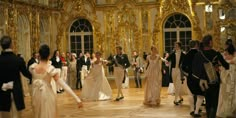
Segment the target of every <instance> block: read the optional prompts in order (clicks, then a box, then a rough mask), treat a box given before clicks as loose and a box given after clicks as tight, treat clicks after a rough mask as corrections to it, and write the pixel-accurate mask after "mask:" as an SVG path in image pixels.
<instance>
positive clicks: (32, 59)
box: [27, 57, 39, 84]
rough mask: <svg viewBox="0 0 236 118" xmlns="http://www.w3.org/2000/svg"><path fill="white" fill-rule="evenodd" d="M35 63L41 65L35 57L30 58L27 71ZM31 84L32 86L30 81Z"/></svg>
mask: <svg viewBox="0 0 236 118" xmlns="http://www.w3.org/2000/svg"><path fill="white" fill-rule="evenodd" d="M34 63H39V61H38V59H36V58H34V57H32V58H30V60H29V61H28V63H27V69H29V67H30V65H32V64H34ZM31 80H32V78H31ZM29 83H30V84H31V83H32V82H31V81H30V82H29Z"/></svg>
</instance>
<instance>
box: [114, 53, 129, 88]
mask: <svg viewBox="0 0 236 118" xmlns="http://www.w3.org/2000/svg"><path fill="white" fill-rule="evenodd" d="M112 64H114V66H115V67H114V75H115V77H116V78H115V82H116V85H117V86H121V85H122V83H123V82H125V78H126V76H125V72H126V70H125V69H126V68H128V67H130V62H129V59H128V56H127V55H126V54H119V55H115V56H114V58H113V60H112Z"/></svg>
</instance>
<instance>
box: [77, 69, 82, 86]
mask: <svg viewBox="0 0 236 118" xmlns="http://www.w3.org/2000/svg"><path fill="white" fill-rule="evenodd" d="M80 74H81V73H80V71H79V72H77V81H76V89H82V81H81V78H80Z"/></svg>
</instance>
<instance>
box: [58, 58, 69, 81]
mask: <svg viewBox="0 0 236 118" xmlns="http://www.w3.org/2000/svg"><path fill="white" fill-rule="evenodd" d="M60 60H61V63H62V67H61V78H62V79H63V80H64V81H65V82H67V73H68V65H69V63H67V60H66V58H64V57H60Z"/></svg>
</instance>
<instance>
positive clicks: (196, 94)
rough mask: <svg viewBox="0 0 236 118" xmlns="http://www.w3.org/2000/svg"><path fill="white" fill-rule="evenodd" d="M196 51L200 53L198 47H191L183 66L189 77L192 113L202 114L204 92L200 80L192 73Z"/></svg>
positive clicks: (188, 88) (188, 84)
mask: <svg viewBox="0 0 236 118" xmlns="http://www.w3.org/2000/svg"><path fill="white" fill-rule="evenodd" d="M196 53H198V49H195V48H192V49H190V51H188V53H187V54H186V55H185V57H184V60H183V63H182V66H181V68H182V71H183V73H184V75H185V76H186V77H187V86H188V87H187V90H188V91H189V92H188V95H189V106H190V114H191V115H194V114H195V116H200V114H199V109H200V107H201V105H202V102H203V100H204V92H203V91H202V90H201V88H200V85H199V84H200V80H199V79H198V78H196V77H194V76H193V73H192V65H193V59H194V56H195V54H196Z"/></svg>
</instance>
